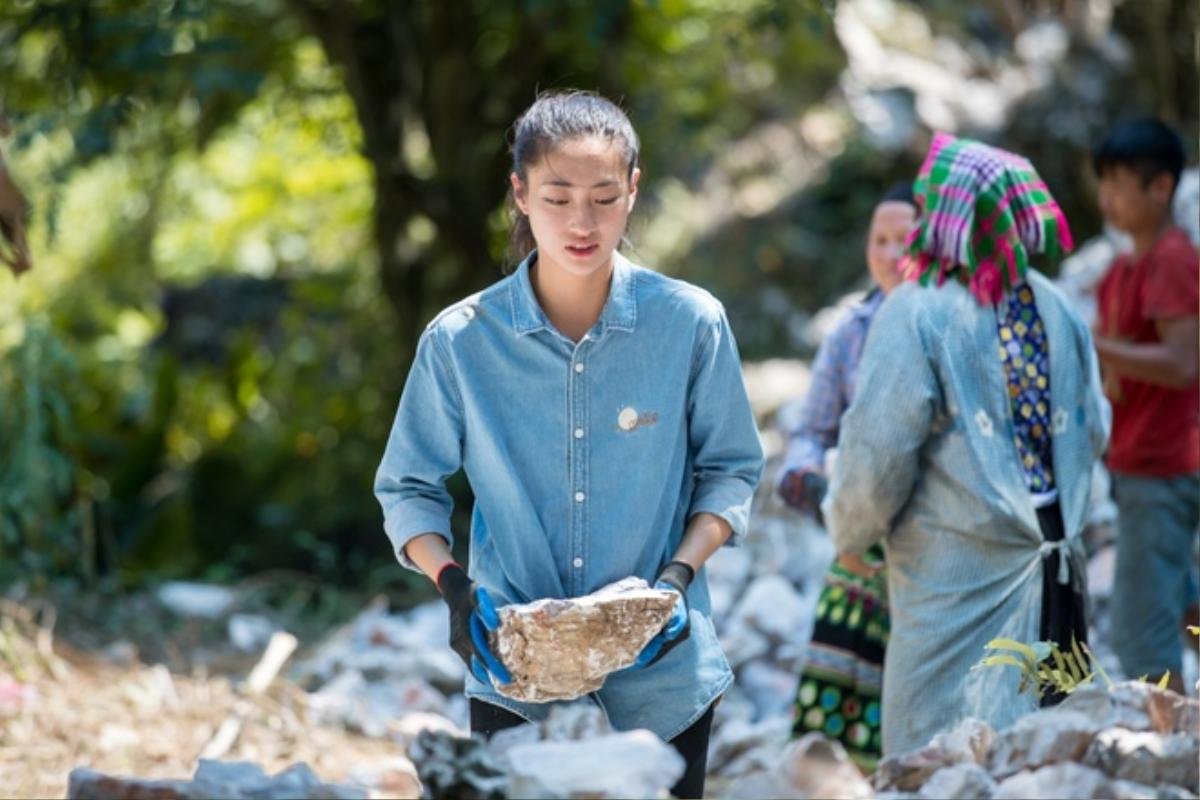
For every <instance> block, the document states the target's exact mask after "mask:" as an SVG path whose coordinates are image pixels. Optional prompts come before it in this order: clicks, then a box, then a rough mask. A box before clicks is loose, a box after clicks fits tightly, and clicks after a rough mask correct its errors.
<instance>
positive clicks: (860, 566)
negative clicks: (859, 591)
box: [837, 553, 883, 578]
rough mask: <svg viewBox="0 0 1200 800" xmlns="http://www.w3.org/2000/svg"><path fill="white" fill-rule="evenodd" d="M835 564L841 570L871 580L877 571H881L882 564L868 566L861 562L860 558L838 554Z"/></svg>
mask: <svg viewBox="0 0 1200 800" xmlns="http://www.w3.org/2000/svg"><path fill="white" fill-rule="evenodd" d="M837 563H838V566H839V567H841V568H842V569H844V570H846V571H847V572H849V573H850V574H852V575H857V576H858V577H860V578H873V577H875V574H876V573H878V572H879V570H881V569H883V565H882V564H869V563H867V562H866V561H863V558H862V556H857V555H853V554H851V553H838V557H837Z"/></svg>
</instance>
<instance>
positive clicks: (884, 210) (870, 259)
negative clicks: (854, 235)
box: [867, 200, 917, 292]
mask: <svg viewBox="0 0 1200 800" xmlns="http://www.w3.org/2000/svg"><path fill="white" fill-rule="evenodd" d="M916 222H917V209H916V208H915V207H913V206H911V205H909V204H908V203H904V202H900V201H891V200H889V201H887V202H884V203H880V204H879V205H877V206H875V213H874V214H872V215H871V230H870V231H868V232H867V267H869V268H870V270H871V279H872V280H874V281H875V283H876V284H878V286H879V288H880V289H882V290H883V291H885V292H890V291H891V290H892V289H894V288H896V286H897V285H899V283H900V280H901V277H900V273H899V272H898V271H897V269H896V265H897V263H898V262H899V261H900V255H901V254H902V253H903V252H904V240H905V239H906V238H907V237H908V234H909V231H911V230H912V227H913V225H915V224H916Z"/></svg>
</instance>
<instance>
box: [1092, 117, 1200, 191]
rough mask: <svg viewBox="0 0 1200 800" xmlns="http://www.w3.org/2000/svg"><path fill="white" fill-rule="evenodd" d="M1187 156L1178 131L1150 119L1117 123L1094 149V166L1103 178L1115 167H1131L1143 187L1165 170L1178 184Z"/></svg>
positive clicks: (1175, 183)
mask: <svg viewBox="0 0 1200 800" xmlns="http://www.w3.org/2000/svg"><path fill="white" fill-rule="evenodd" d="M1184 159H1185V156H1184V152H1183V141H1182V140H1181V139H1180V138H1179V134H1177V133H1175V131H1173V130H1171V129H1170V128H1169V127H1167V126H1166V125H1165V124H1164V123H1163V122H1161V121H1160V120H1157V119H1150V118H1146V119H1138V120H1134V121H1133V122H1126V123H1125V124H1123V125H1118V126H1117V127H1116V128H1114V129H1113V130H1111V131H1110V132H1109V133H1108V135H1107V136H1105V137H1104V138H1103V139H1101V140H1100V142H1099V143H1098V144H1097V145H1096V147H1095V148H1094V149H1093V150H1092V167H1093V168H1094V169H1095V170H1096V174H1097V175H1100V176H1102V177H1103V175H1104V173H1106V172H1108V171H1109V170H1110V169H1112V168H1114V167H1128V168H1129V169H1131V170H1133V171H1134V172H1136V173H1137V175H1138V177H1140V178H1141V179H1142V185H1143V186H1146V185H1148V184H1149V183H1150V181H1152V180H1154V178H1155V176H1157V175H1159V174H1161V173H1163V172H1165V173H1167V174H1168V175H1170V176H1171V180H1172V181H1174V185H1176V186H1178V185H1179V175H1180V173H1181V172H1183V162H1184Z"/></svg>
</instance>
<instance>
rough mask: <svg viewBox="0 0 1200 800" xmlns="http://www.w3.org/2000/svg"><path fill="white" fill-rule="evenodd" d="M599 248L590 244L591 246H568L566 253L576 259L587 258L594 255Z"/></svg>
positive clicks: (593, 243)
mask: <svg viewBox="0 0 1200 800" xmlns="http://www.w3.org/2000/svg"><path fill="white" fill-rule="evenodd" d="M599 248H600V245H598V244H596V243H595V242H592V243H591V244H569V245H567V252H568V253H570V254H571V255H573V256H575V257H576V258H587V257H588V256H590V255H592V254H593V253H595V252H596V251H597V250H598V249H599Z"/></svg>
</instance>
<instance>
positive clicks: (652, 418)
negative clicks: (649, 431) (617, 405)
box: [617, 406, 658, 433]
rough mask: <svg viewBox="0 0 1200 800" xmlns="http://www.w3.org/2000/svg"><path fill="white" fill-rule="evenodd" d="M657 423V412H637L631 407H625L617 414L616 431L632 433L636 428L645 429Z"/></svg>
mask: <svg viewBox="0 0 1200 800" xmlns="http://www.w3.org/2000/svg"><path fill="white" fill-rule="evenodd" d="M656 422H658V412H657V411H643V412H641V413H639V412H638V410H637V409H636V408H634V407H633V406H625V407H624V408H622V409H621V410H620V412H619V413H618V414H617V430H621V431H625V432H626V433H632V432H633V431H636V430H637V429H638V428H645V427H648V426H650V425H653V424H655V423H656Z"/></svg>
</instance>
